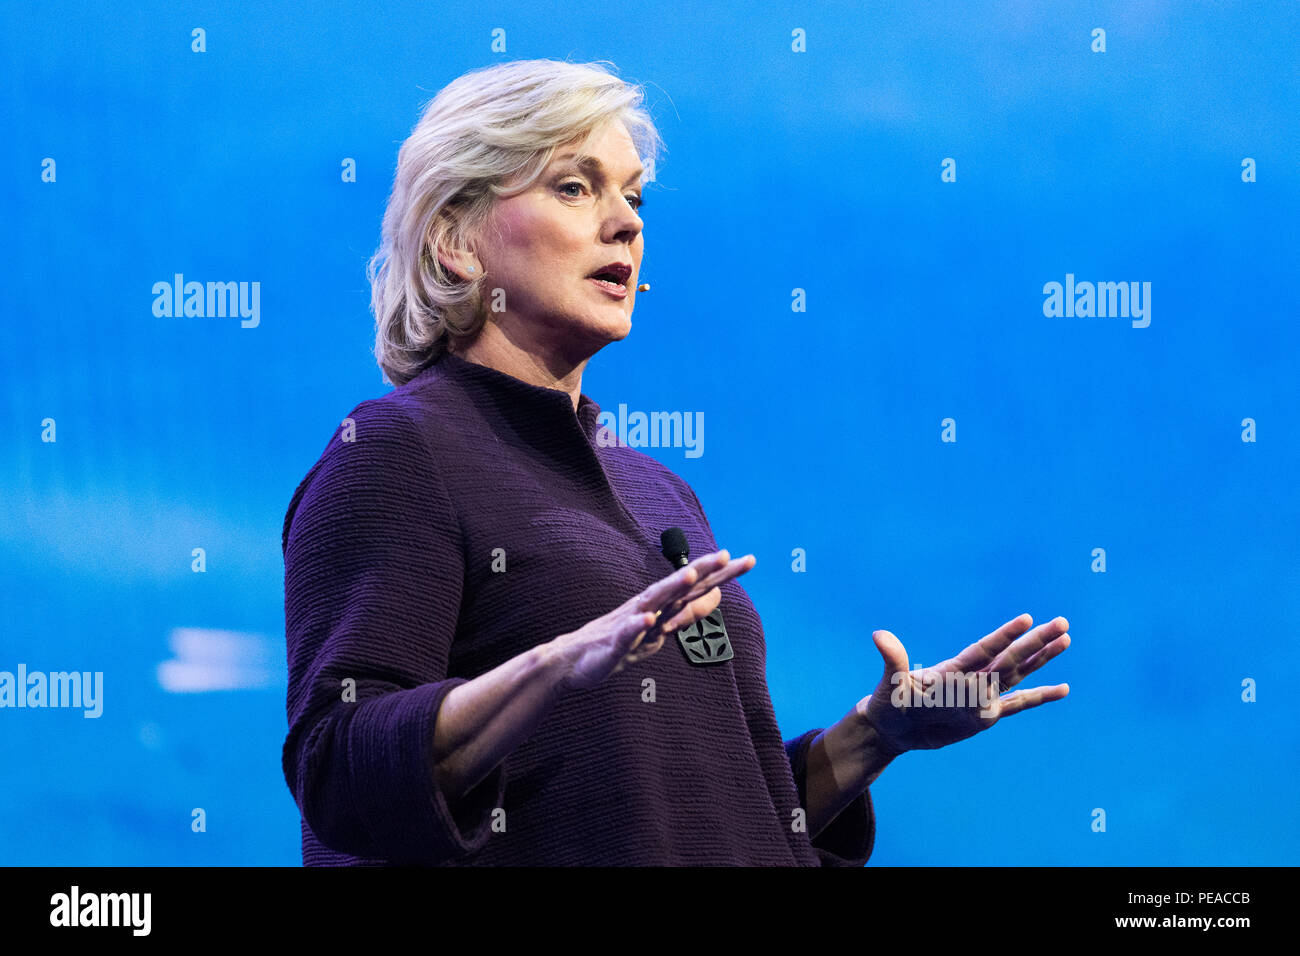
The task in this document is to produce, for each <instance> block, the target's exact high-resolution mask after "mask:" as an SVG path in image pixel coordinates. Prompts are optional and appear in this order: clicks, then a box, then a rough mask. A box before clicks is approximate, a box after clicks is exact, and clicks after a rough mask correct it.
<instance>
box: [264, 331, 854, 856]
mask: <svg viewBox="0 0 1300 956" xmlns="http://www.w3.org/2000/svg"><path fill="white" fill-rule="evenodd" d="M599 413H600V408H599V406H597V405H596V403H595V402H593V401H592V400H591V399H590V398H588V397H587V396H586V395H583V396H581V399H580V403H579V407H578V410H577V413H576V414H575V413H574V409H573V404H572V401H571V399H570V398H569V396H568V394H566V393H565V392H562V391H559V390H557V389H550V388H542V387H540V386H536V385H531V384H528V383H526V382H523V381H520V380H519V379H516V378H514V377H513V376H510V375H507V374H505V373H504V372H499V371H497V370H496V369H492V368H488V367H486V366H482V365H477V364H474V363H471V362H468V361H465V360H464V359H461V358H459V357H457V356H454V355H446V356H444V357H442V358H441V359H439V360H438V361H437V362H435V363H434V364H433V365H431V366H430V367H429V368H427V369H426V370H425V371H423V372H421V373H420V375H418V376H417V377H416V378H415V379H413V380H412V381H410V382H408V383H407V384H406V385H403V386H400V387H398V388H396V389H394V390H393V391H391V392H390V393H388V394H387V395H384V396H383V397H382V398H378V399H374V400H371V401H365V402H362V403H361V404H360V405H358V406H357V407H356V409H355V410H353V412H352V413H351V414H350V415H349V416H348V418H349V419H350V421H351V424H349V421H348V420H347V419H345V420H344V422H343V424H342V425H340V427H339V429H338V430H337V431H336V432H335V434H334V436H333V438H331V439H330V442H329V444H328V445H327V446H326V448H325V451H324V453H323V454H322V455H321V457H320V460H319V461H317V462H316V464H315V465H313V466H312V468H311V470H310V471H309V472H308V473H307V476H306V477H305V478H304V479H303V481H302V483H301V484H300V485H299V486H298V489H297V491H296V492H295V493H294V495H293V500H292V501H291V502H290V504H289V510H288V513H287V514H286V515H285V521H284V536H283V541H282V544H283V549H284V563H285V581H284V589H285V630H286V639H287V643H288V665H289V689H288V718H289V732H288V735H287V737H286V739H285V743H284V753H283V764H284V775H285V780H286V781H287V782H288V785H289V789H290V791H292V793H293V796H294V799H295V801H296V802H297V804H298V808H299V810H300V811H301V814H302V857H303V863H304V864H305V865H308V866H312V865H352V866H356V865H382V864H389V865H392V864H400V865H462V866H463V865H651V866H654V865H727V864H742V865H777V866H780V865H785V866H792V865H799V866H817V865H837V866H861V865H862V864H864V863H865V862H866V860H867V858H868V857H869V856H870V854H871V847H872V843H873V841H874V837H875V817H874V813H873V810H872V806H871V798H870V794H869V793H864V794H863V795H862V796H861V797H859V798H858V799H857V800H855V801H854V802H853V803H851V804H850V805H849V806H848V807H847V808H846V809H845V810H844V811H843V812H841V813H840V815H839V816H838V817H836V818H835V820H833V821H832V822H831V824H830V825H829V826H828V827H827V828H826V829H825V830H823V831H822V832H821V833H820V834H818V835H817V837H816V838H815V839H812V840H810V839H809V835H808V834H807V832H805V831H804V830H802V829H801V828H800V827H799V826H798V825H797V820H798V818H799V817H800V816H802V814H795V813H794V811H795V810H796V808H799V807H802V806H804V796H805V792H804V777H805V763H806V758H807V752H808V747H809V745H810V744H811V742H812V739H813V737H814V736H815V735H816V734H817V733H819V732H820V728H819V729H817V730H809V731H807V732H806V733H804V734H802V735H800V736H799V737H796V738H794V739H793V740H789V741H782V739H781V735H780V732H779V730H778V728H777V723H776V718H775V716H774V714H773V711H772V704H771V700H770V699H769V697H768V691H767V683H766V679H765V655H766V649H765V643H764V637H763V628H762V625H761V623H760V622H759V618H758V614H757V613H756V612H755V610H754V606H753V604H752V603H751V601H750V599H749V596H748V595H747V594H746V593H745V591H744V589H743V588H742V587H741V586H740V584H739V583H738V582H737V581H730V582H728V583H727V584H725V585H724V586H723V588H722V595H723V597H722V604H721V608H722V611H723V614H724V616H725V620H726V624H727V631H728V634H729V636H730V639H731V643H732V647H733V649H734V651H735V657H734V658H733V659H732V660H729V661H725V662H723V663H714V664H709V665H706V666H697V665H693V664H691V663H689V662H688V661H687V660H686V656H685V654H684V652H683V651H682V648H681V647H680V645H679V644H678V643H677V641H676V640H675V639H674V637H673V636H672V635H670V636H669V637H668V639H667V640H665V642H664V645H663V647H662V648H661V649H660V650H659V652H658V653H656V654H655V655H653V656H652V657H650V658H649V659H647V660H645V661H643V662H641V663H640V664H637V665H635V666H633V667H630V668H627V669H625V670H623V671H621V672H620V673H617V674H614V675H613V676H611V677H609V678H608V679H606V680H605V681H604V682H603V683H601V684H600V685H598V686H597V687H594V688H592V689H589V690H585V691H573V692H571V693H569V694H568V695H567V696H565V697H564V698H562V699H561V700H560V701H559V702H558V703H557V704H556V705H555V706H554V708H553V709H552V710H551V711H550V712H549V713H548V714H547V716H546V717H545V718H544V720H543V721H542V722H541V723H540V724H539V725H538V727H537V728H536V730H535V731H534V732H533V734H532V735H531V736H530V737H528V738H527V740H525V742H524V743H523V744H522V745H520V746H519V747H518V748H517V749H516V750H514V751H513V752H511V753H510V754H509V755H508V756H507V758H506V759H505V760H504V761H503V762H502V763H501V764H499V765H498V766H497V767H496V768H495V769H494V770H493V771H492V773H491V774H489V776H488V777H486V778H485V779H484V780H483V781H482V782H481V783H480V784H478V785H477V786H476V787H475V788H474V789H473V790H471V791H470V792H469V793H467V794H465V795H464V796H463V797H461V798H460V799H459V800H449V799H447V796H446V795H445V794H443V793H441V792H440V791H439V789H438V787H437V786H436V783H435V780H434V775H433V772H432V748H433V727H434V722H435V718H436V717H437V714H438V707H439V705H440V703H441V701H442V699H443V697H444V696H446V694H447V692H448V691H450V690H451V689H452V688H453V687H455V686H456V685H458V684H462V683H465V682H466V681H468V680H470V679H472V678H473V677H475V676H477V675H479V674H482V673H484V672H485V671H489V670H491V669H492V668H494V667H496V666H497V665H499V664H501V663H502V662H503V661H506V660H508V659H509V658H511V657H514V656H515V655H517V654H520V653H522V652H524V651H526V650H528V649H529V648H532V647H535V646H536V645H538V644H540V643H542V642H545V641H548V640H550V639H551V638H553V637H555V636H557V635H559V634H563V633H566V632H570V631H574V630H576V629H578V628H580V627H582V626H583V625H584V624H586V623H588V622H589V621H591V620H593V619H595V618H597V617H600V616H601V615H603V614H605V613H607V612H608V611H610V610H612V609H613V608H614V607H617V606H618V605H619V604H621V603H622V602H623V601H625V600H626V599H627V598H629V597H631V596H632V595H634V594H636V593H637V592H639V591H641V590H642V589H643V588H645V587H646V586H647V585H649V584H651V583H653V582H654V581H657V580H659V579H660V578H662V577H663V576H664V575H666V574H668V573H670V572H671V571H672V567H671V566H670V565H669V563H668V561H667V560H666V559H665V558H664V557H663V555H662V554H661V553H660V551H659V547H660V545H659V533H660V532H661V531H662V530H663V529H665V528H668V527H672V526H677V527H680V528H682V529H683V530H684V531H685V532H686V538H687V541H688V542H689V544H690V548H691V555H692V556H693V557H698V556H700V555H703V554H706V553H708V552H711V551H714V550H717V547H718V546H717V544H716V542H715V541H714V539H713V533H712V530H711V529H710V527H709V523H708V520H707V519H706V518H705V516H704V511H703V510H702V509H701V507H700V503H699V500H698V499H697V498H696V496H695V493H694V492H693V491H692V490H691V488H690V486H689V485H687V483H686V482H685V481H683V480H682V479H681V478H680V477H678V476H677V475H675V474H673V473H672V472H671V471H669V470H668V469H667V468H665V467H664V466H663V465H661V464H659V463H658V462H656V461H655V460H654V459H653V458H650V457H649V456H648V455H644V454H642V453H641V452H639V451H636V450H635V449H632V448H629V447H620V446H617V445H615V446H611V447H605V446H604V445H602V443H601V442H599V441H598V440H597V427H598V426H597V421H596V419H597V415H598V414H599ZM503 561H504V567H505V569H504V571H503V570H501V566H502V562H503ZM648 678H649V679H653V682H654V683H653V700H649V699H647V698H649V697H650V696H651V695H650V694H648V693H647V688H649V687H650V686H651V685H650V684H648V682H647V679H648ZM350 687H354V688H355V693H354V694H350V693H349V688H350ZM350 697H354V698H355V699H349V698H350Z"/></svg>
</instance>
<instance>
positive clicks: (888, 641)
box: [871, 631, 909, 680]
mask: <svg viewBox="0 0 1300 956" xmlns="http://www.w3.org/2000/svg"><path fill="white" fill-rule="evenodd" d="M871 639H872V641H874V642H875V644H876V650H878V651H879V652H880V656H881V657H883V658H884V660H885V679H886V680H888V679H889V678H891V677H893V676H894V675H895V674H897V673H900V672H902V673H904V674H906V673H907V672H908V670H909V667H908V665H907V649H906V648H905V647H903V642H902V641H900V640H899V639H898V638H897V637H895V636H894V634H893V633H892V632H891V631H872V632H871Z"/></svg>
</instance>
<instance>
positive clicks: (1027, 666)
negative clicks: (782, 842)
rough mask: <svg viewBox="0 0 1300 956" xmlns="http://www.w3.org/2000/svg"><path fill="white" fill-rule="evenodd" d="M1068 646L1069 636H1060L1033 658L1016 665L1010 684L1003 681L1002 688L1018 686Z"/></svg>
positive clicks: (1004, 675)
mask: <svg viewBox="0 0 1300 956" xmlns="http://www.w3.org/2000/svg"><path fill="white" fill-rule="evenodd" d="M1069 646H1070V635H1069V634H1062V635H1061V636H1060V637H1058V638H1057V639H1056V640H1054V641H1052V642H1051V643H1050V644H1048V645H1047V646H1046V647H1044V648H1043V649H1042V650H1041V651H1039V652H1038V653H1037V654H1035V655H1034V656H1033V657H1031V658H1029V660H1027V661H1025V662H1024V663H1023V664H1020V665H1018V666H1017V667H1016V668H1015V671H1014V673H1013V675H1012V679H1011V681H1010V682H1007V681H1003V684H1002V686H1003V687H1014V686H1015V685H1016V684H1019V683H1020V682H1021V681H1022V680H1024V679H1025V678H1026V677H1028V676H1029V675H1030V674H1032V673H1033V672H1034V671H1036V670H1038V668H1040V667H1042V666H1043V665H1044V664H1046V663H1047V662H1048V661H1050V660H1051V659H1052V658H1053V657H1055V656H1056V655H1057V654H1060V653H1061V652H1062V651H1063V650H1065V649H1066V648H1067V647H1069ZM1002 676H1003V677H1006V674H1005V672H1004V673H1003V675H1002Z"/></svg>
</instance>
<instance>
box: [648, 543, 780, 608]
mask: <svg viewBox="0 0 1300 956" xmlns="http://www.w3.org/2000/svg"><path fill="white" fill-rule="evenodd" d="M757 560H758V559H757V558H755V557H754V556H753V555H752V554H747V555H745V556H744V557H743V558H736V559H735V560H734V561H729V562H728V563H727V564H726V566H725V567H723V568H721V569H720V570H718V571H715V572H714V573H713V574H710V575H709V576H708V577H706V578H704V579H703V580H700V581H697V582H695V585H694V586H693V587H692V588H691V589H690V591H689V592H687V593H686V594H684V595H682V596H681V597H679V598H677V599H676V600H675V601H673V602H671V603H670V604H668V605H666V606H665V607H664V609H663V610H664V613H665V614H676V613H677V612H678V611H679V610H680V609H681V608H682V607H684V606H685V605H686V604H687V603H689V602H691V601H694V600H697V599H698V598H700V597H703V596H704V595H705V594H708V593H709V592H710V591H712V590H713V589H714V588H716V587H718V586H719V585H722V584H726V583H727V582H728V581H731V580H734V579H735V578H738V577H740V576H741V575H742V574H744V573H745V572H746V571H748V570H750V569H751V568H752V567H753V566H754V564H755V563H756V562H757Z"/></svg>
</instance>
